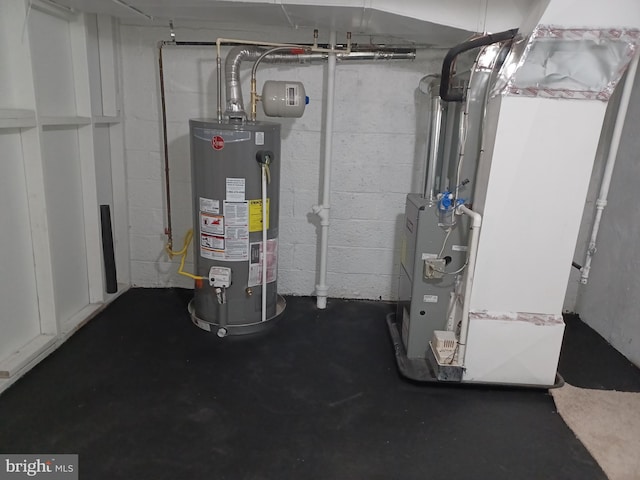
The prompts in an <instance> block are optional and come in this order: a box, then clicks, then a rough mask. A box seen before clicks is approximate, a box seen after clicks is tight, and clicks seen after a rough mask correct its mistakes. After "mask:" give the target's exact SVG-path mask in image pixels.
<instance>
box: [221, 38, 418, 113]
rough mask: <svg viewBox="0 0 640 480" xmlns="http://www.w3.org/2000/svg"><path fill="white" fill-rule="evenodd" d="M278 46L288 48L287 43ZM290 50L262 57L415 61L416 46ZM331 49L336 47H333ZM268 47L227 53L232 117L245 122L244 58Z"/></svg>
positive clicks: (281, 60)
mask: <svg viewBox="0 0 640 480" xmlns="http://www.w3.org/2000/svg"><path fill="white" fill-rule="evenodd" d="M278 48H285V49H286V48H287V46H284V47H280V46H278ZM289 48H290V51H288V52H287V51H285V52H282V51H278V52H274V53H270V54H268V55H267V56H265V57H264V58H263V60H262V61H263V62H266V63H278V64H294V65H295V64H298V65H303V64H310V63H324V62H325V61H328V59H329V57H330V55H335V59H336V61H337V62H343V61H382V60H415V58H416V50H415V48H401V47H391V48H388V47H379V48H371V47H366V48H362V49H360V48H358V47H357V46H354V47H353V48H352V51H350V52H349V51H339V52H337V53H330V52H329V51H322V52H309V51H308V50H307V48H308V47H304V46H301V47H299V46H295V45H294V46H291V47H289ZM329 50H334V48H330V49H329ZM265 52H266V49H265V48H264V47H261V46H257V45H241V46H238V47H234V48H233V49H231V51H230V52H229V53H228V54H227V57H226V60H225V92H226V110H225V115H226V116H228V117H229V118H230V119H233V120H241V121H244V120H246V119H247V114H246V112H245V109H244V101H243V98H242V85H241V82H240V67H241V65H242V62H244V61H256V60H258V59H259V58H260V57H261V56H262V55H263V54H264V53H265Z"/></svg>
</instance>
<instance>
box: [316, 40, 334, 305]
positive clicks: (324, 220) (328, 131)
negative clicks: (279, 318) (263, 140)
mask: <svg viewBox="0 0 640 480" xmlns="http://www.w3.org/2000/svg"><path fill="white" fill-rule="evenodd" d="M335 44H336V32H335V31H331V34H330V36H329V45H330V46H331V51H330V53H329V57H328V62H327V96H326V97H325V102H326V103H325V136H324V171H323V190H322V204H321V205H315V206H314V207H313V212H314V213H315V214H317V215H318V217H319V218H320V246H319V248H320V269H319V273H318V284H317V285H316V305H317V307H318V308H319V309H325V308H327V294H328V292H329V287H328V286H327V253H328V250H329V208H330V195H331V153H332V152H331V150H332V141H333V102H334V97H335V83H336V54H335V50H333V49H334V48H335Z"/></svg>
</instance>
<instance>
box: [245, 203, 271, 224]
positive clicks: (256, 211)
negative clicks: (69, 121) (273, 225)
mask: <svg viewBox="0 0 640 480" xmlns="http://www.w3.org/2000/svg"><path fill="white" fill-rule="evenodd" d="M270 204H271V199H269V198H267V228H269V205H270ZM261 230H262V199H260V200H249V231H250V232H260V231H261Z"/></svg>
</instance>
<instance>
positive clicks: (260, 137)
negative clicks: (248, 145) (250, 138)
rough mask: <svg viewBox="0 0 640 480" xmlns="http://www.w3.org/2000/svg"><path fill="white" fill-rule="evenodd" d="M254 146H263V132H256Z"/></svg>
mask: <svg viewBox="0 0 640 480" xmlns="http://www.w3.org/2000/svg"><path fill="white" fill-rule="evenodd" d="M256 145H264V132H256Z"/></svg>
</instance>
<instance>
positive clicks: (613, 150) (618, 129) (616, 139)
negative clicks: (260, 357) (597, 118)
mask: <svg viewBox="0 0 640 480" xmlns="http://www.w3.org/2000/svg"><path fill="white" fill-rule="evenodd" d="M638 58H640V57H639V54H638V53H636V55H635V56H634V57H633V60H631V63H630V64H629V70H628V71H627V78H626V79H625V82H624V87H623V89H622V96H621V97H620V106H619V107H618V113H617V115H616V121H615V125H614V127H613V135H612V137H611V144H610V146H609V153H608V155H607V161H606V164H605V167H604V172H603V174H602V183H601V184H600V193H599V195H598V200H596V214H595V217H594V219H593V228H592V229H591V238H590V240H589V246H588V248H587V253H586V256H585V259H584V266H583V267H582V270H581V272H582V273H581V275H580V283H582V284H586V283H587V282H588V281H589V272H590V271H591V258H592V257H593V254H594V253H596V241H597V239H598V231H599V230H600V221H601V220H602V212H603V210H604V209H605V207H606V206H607V197H608V196H609V188H610V187H611V177H612V176H613V169H614V167H615V165H616V159H617V157H618V148H619V147H620V139H621V138H622V129H623V127H624V122H625V118H626V117H627V110H628V109H629V101H630V100H631V93H632V91H633V84H634V81H635V78H636V71H637V70H638Z"/></svg>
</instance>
